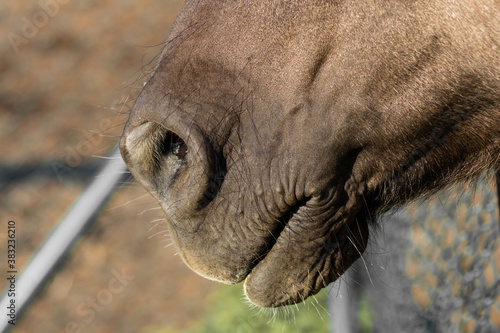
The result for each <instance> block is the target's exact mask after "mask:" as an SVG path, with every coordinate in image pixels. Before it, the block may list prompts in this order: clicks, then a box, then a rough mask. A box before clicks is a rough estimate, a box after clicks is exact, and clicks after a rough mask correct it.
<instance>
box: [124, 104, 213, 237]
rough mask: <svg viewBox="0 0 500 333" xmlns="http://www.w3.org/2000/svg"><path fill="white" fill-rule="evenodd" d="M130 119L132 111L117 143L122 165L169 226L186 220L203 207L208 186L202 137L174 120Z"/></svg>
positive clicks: (207, 161)
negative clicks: (154, 201)
mask: <svg viewBox="0 0 500 333" xmlns="http://www.w3.org/2000/svg"><path fill="white" fill-rule="evenodd" d="M133 116H134V110H132V117H131V120H129V122H128V123H127V125H126V126H125V129H124V132H123V135H122V137H121V140H120V150H121V153H122V156H123V159H124V160H125V163H126V164H127V165H128V167H129V169H130V171H131V173H132V174H133V176H134V178H135V179H136V180H137V181H139V182H140V183H141V184H142V185H143V186H144V187H145V188H146V189H147V190H148V191H149V192H150V193H151V194H152V195H153V196H154V197H155V198H156V199H158V200H159V201H160V204H161V206H162V207H163V209H164V210H165V213H167V215H170V217H171V218H172V219H171V220H172V222H175V221H179V220H186V219H187V220H189V218H188V217H189V216H192V215H193V214H195V213H196V212H197V211H198V210H200V209H201V207H202V206H203V205H204V204H205V205H206V201H207V196H206V193H207V188H209V184H210V174H211V172H210V163H209V156H208V149H207V147H206V143H205V140H204V137H203V135H202V134H201V132H200V131H199V130H198V129H197V128H196V126H195V125H194V124H193V123H191V124H189V125H183V123H182V121H176V120H175V117H167V118H166V119H161V120H158V119H153V118H154V117H148V118H149V119H146V120H145V119H144V118H142V117H136V118H135V119H134V118H133ZM184 227H188V226H186V225H185V226H184ZM195 227H196V226H192V228H193V229H194V228H195Z"/></svg>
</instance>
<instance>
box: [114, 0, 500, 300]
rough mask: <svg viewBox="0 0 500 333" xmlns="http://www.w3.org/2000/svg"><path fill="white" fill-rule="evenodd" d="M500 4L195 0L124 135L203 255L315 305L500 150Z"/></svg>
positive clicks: (185, 254)
mask: <svg viewBox="0 0 500 333" xmlns="http://www.w3.org/2000/svg"><path fill="white" fill-rule="evenodd" d="M498 11H499V9H498V3H496V2H495V1H493V0H485V1H476V0H470V1H467V2H466V3H464V2H455V1H445V0H443V1H437V0H436V1H430V0H429V1H396V0H393V1H376V0H375V1H320V0H318V1H311V0H307V1H293V0H289V1H187V2H186V4H185V5H184V7H183V9H182V11H181V13H180V14H179V16H178V18H177V20H176V22H175V25H174V27H173V30H172V31H171V34H170V37H169V39H168V42H167V43H166V46H165V49H164V51H163V52H162V54H161V58H160V61H159V63H158V65H157V67H156V70H155V72H154V75H153V76H152V77H151V78H150V79H149V81H148V82H147V84H146V85H145V86H144V88H143V90H142V92H141V93H140V95H139V97H138V99H137V100H136V102H135V105H134V107H133V109H132V111H131V114H130V118H129V120H128V122H127V124H126V127H125V129H124V132H123V136H122V139H121V151H122V155H123V157H124V159H125V161H126V163H127V165H128V166H129V168H130V171H131V172H132V173H133V175H134V177H135V178H136V179H137V180H138V181H139V182H140V183H141V184H142V185H143V186H144V187H145V188H146V189H147V190H148V191H149V192H150V193H151V194H152V195H153V196H154V197H155V198H156V199H157V200H158V201H159V203H160V205H161V206H162V208H163V210H164V211H165V215H166V219H167V222H168V225H169V228H170V231H171V234H172V238H173V240H174V243H175V245H176V246H177V248H178V251H179V253H180V254H181V255H182V258H183V259H184V261H185V262H186V264H187V265H189V267H191V268H192V269H193V270H194V271H196V272H197V273H199V274H201V275H202V276H205V277H207V278H209V279H213V280H217V281H220V282H224V283H237V282H240V281H244V282H245V283H244V289H245V293H246V295H247V297H248V298H249V299H250V301H252V302H253V303H255V304H257V305H259V306H264V307H276V306H281V305H286V304H293V303H296V302H300V301H302V300H303V299H305V298H306V297H308V296H310V295H313V294H315V293H317V292H318V291H319V290H320V289H321V288H323V287H325V286H326V285H328V284H329V283H330V282H332V281H334V280H336V279H337V278H338V277H339V276H340V275H341V274H342V273H343V272H344V271H345V270H346V269H347V268H348V267H349V266H350V265H351V264H352V263H353V262H354V261H355V260H357V259H358V258H359V257H360V256H361V255H362V253H363V251H364V249H365V247H366V246H367V242H368V234H369V233H368V225H369V223H370V221H373V220H374V218H375V216H376V215H377V214H379V213H380V212H382V211H384V210H386V209H387V208H389V207H393V206H396V205H399V204H402V203H404V202H406V201H408V200H410V199H412V198H415V197H416V196H418V195H422V194H425V193H429V192H432V191H434V190H436V189H439V188H441V187H443V186H444V185H446V184H449V183H451V182H454V181H460V180H464V179H469V178H471V177H475V176H476V175H477V174H479V173H480V172H482V171H483V170H486V169H488V168H491V167H492V166H495V165H498V162H499V156H500V151H499V135H498V132H499V128H500V119H499V118H500V115H499V110H498V105H499V94H498V91H499V90H498V88H499V77H500V75H499V74H500V70H499V56H498V41H499V35H498V26H499V15H498Z"/></svg>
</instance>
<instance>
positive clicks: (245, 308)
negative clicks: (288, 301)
mask: <svg viewBox="0 0 500 333" xmlns="http://www.w3.org/2000/svg"><path fill="white" fill-rule="evenodd" d="M207 304H208V309H207V311H206V313H205V315H204V316H203V317H202V318H200V319H199V320H197V321H196V322H194V323H193V324H192V325H191V326H190V327H188V328H187V329H182V330H180V329H178V328H174V327H162V328H159V329H155V330H148V331H147V332H148V333H180V332H182V333H226V332H227V333H253V332H256V333H290V332H297V333H298V332H300V333H309V332H310V333H322V332H325V333H327V332H329V329H330V328H329V326H330V324H329V322H330V315H329V314H328V312H327V310H326V307H327V305H326V304H327V295H326V292H325V291H322V292H320V293H319V294H318V295H316V296H315V298H313V297H310V298H309V299H308V300H307V301H306V302H304V303H301V304H297V305H296V306H288V307H284V308H279V309H274V310H273V309H260V308H256V307H255V306H252V305H250V303H249V302H248V301H247V300H246V299H245V297H244V296H243V292H242V286H241V285H235V286H221V287H218V288H217V289H216V290H215V291H214V292H213V293H212V294H211V295H210V296H209V299H208V302H207Z"/></svg>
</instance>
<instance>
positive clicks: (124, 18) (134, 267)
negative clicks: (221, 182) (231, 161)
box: [0, 0, 328, 333]
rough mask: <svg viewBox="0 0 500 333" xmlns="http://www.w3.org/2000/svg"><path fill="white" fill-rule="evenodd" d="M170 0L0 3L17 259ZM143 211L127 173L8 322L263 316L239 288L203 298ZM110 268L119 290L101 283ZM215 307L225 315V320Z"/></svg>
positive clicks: (134, 90)
mask: <svg viewBox="0 0 500 333" xmlns="http://www.w3.org/2000/svg"><path fill="white" fill-rule="evenodd" d="M182 3H183V1H181V0H154V1H150V0H143V1H135V0H134V1H131V0H120V1H118V0H100V1H92V0H89V1H84V2H77V1H67V0H64V1H63V0H39V1H38V0H36V1H34V0H26V1H20V2H14V1H2V2H0V22H1V24H0V37H1V38H0V156H1V157H0V224H1V227H0V244H6V243H7V222H8V221H9V220H14V221H16V226H17V242H18V243H17V244H18V246H17V258H16V264H17V266H18V267H22V266H24V265H25V264H26V263H27V262H28V260H29V259H30V257H31V255H32V254H33V252H34V251H35V249H36V248H37V247H38V246H39V245H40V244H41V243H42V242H43V240H44V239H45V238H46V237H47V235H48V233H49V232H50V230H51V229H52V228H53V227H54V226H55V225H56V223H57V222H58V221H59V219H60V218H61V217H62V216H63V215H64V214H65V212H67V210H68V209H69V208H70V207H71V205H72V203H73V202H74V201H75V199H76V198H77V197H78V196H79V194H80V192H81V191H82V189H83V188H84V186H85V184H87V183H88V182H89V181H91V180H92V178H93V176H94V174H95V172H97V171H98V166H99V164H100V163H102V162H103V161H104V160H103V159H102V158H100V157H102V156H106V155H107V154H108V153H109V152H110V151H111V149H112V148H113V147H114V146H115V145H116V143H117V141H118V138H119V136H120V134H121V131H122V128H123V125H124V122H125V121H126V119H127V114H128V111H129V110H130V107H131V106H132V103H133V101H134V98H135V97H136V96H137V94H138V92H139V90H140V88H141V87H142V84H143V82H144V80H145V79H146V78H147V77H148V75H150V73H151V69H152V68H153V67H154V64H155V60H156V57H157V55H158V54H159V52H160V51H161V48H162V46H163V42H164V41H165V40H166V38H167V35H168V32H169V29H170V27H171V25H172V23H173V21H174V19H175V17H176V15H177V13H178V11H179V9H180V7H181V6H182ZM157 208H158V205H157V204H156V202H155V201H154V200H153V199H152V198H151V197H150V196H149V194H147V193H146V192H145V191H144V190H143V189H142V188H141V187H140V186H138V185H137V184H136V183H134V182H133V181H132V182H130V183H126V184H123V185H122V186H121V189H120V190H119V191H117V192H116V194H115V195H114V196H113V198H112V200H111V201H110V202H109V204H108V205H107V206H106V208H105V209H104V210H103V211H102V213H101V214H100V216H99V218H98V220H97V222H96V223H95V224H94V226H93V227H92V228H91V230H90V231H89V232H88V233H87V234H86V235H85V236H84V237H83V238H82V239H81V240H80V241H79V242H78V243H77V245H76V247H75V248H74V249H73V251H72V254H71V256H70V257H69V259H68V260H66V262H65V264H64V266H63V267H62V269H61V270H60V271H59V272H58V273H57V274H56V275H55V276H54V277H53V278H52V279H51V280H50V281H49V283H48V284H47V285H46V287H45V288H44V290H43V292H42V293H41V294H40V295H39V296H38V297H37V299H36V300H35V301H34V302H33V304H32V306H31V307H30V308H29V309H28V310H27V312H26V313H25V315H24V317H23V318H22V320H20V321H19V322H18V324H17V325H16V326H15V328H14V329H13V330H12V332H16V333H18V332H19V333H22V332H26V333H31V332H188V331H193V332H194V331H196V332H199V331H201V329H200V328H199V327H201V326H203V327H204V329H210V325H212V326H213V325H215V324H210V323H209V322H208V321H207V320H216V321H217V320H219V321H220V322H219V323H218V324H217V325H215V326H213V327H217V326H218V327H219V328H220V329H221V330H215V331H220V332H225V331H228V332H236V331H241V332H252V331H254V330H255V329H258V327H259V325H261V321H263V322H264V324H265V323H266V322H267V321H268V320H269V318H270V317H269V316H268V315H266V314H259V311H258V310H252V309H250V307H249V306H248V305H247V304H246V303H245V301H243V294H242V289H241V286H235V287H234V288H231V287H229V288H228V289H225V288H224V289H220V290H222V291H221V292H222V294H223V295H226V294H227V295H226V296H227V298H225V299H224V297H226V296H224V297H222V298H221V296H220V295H219V294H215V295H216V296H213V295H214V293H217V292H218V291H214V290H216V289H217V288H219V286H218V285H217V284H216V283H213V282H210V281H207V280H205V279H203V278H201V277H198V276H197V275H196V274H194V273H193V272H191V271H190V270H189V269H188V268H187V267H186V266H185V265H184V264H183V263H182V260H181V259H180V258H179V257H178V256H176V255H175V249H174V248H173V247H168V245H169V244H170V241H169V239H168V236H167V235H166V233H165V226H164V224H161V223H158V222H159V220H158V219H161V217H162V214H161V212H160V210H159V209H157ZM1 248H2V249H3V248H4V247H3V245H2V247H1ZM6 254H7V253H6V250H5V251H4V250H1V251H0V262H1V263H2V264H1V265H0V267H2V271H5V269H4V268H5V265H4V263H6V260H7V258H6ZM3 274H6V273H5V272H3V273H2V276H4V275H3ZM117 276H120V277H121V278H122V280H121V282H122V287H123V288H119V289H120V292H118V293H112V294H111V293H109V289H110V286H109V283H110V281H112V280H113V279H116V277H117ZM113 281H114V280H113ZM6 284H7V280H6V279H5V278H2V279H1V280H0V289H1V290H2V291H3V290H4V288H5V286H6ZM217 290H219V289H217ZM109 295H112V297H111V298H110V297H109ZM217 295H219V296H217ZM229 298H231V299H234V303H235V304H236V308H235V307H234V306H231V305H230V302H229V301H228V299H229ZM221 299H222V302H223V303H226V307H225V309H226V310H224V311H223V310H221V308H220V305H217V304H219V303H220V302H219V303H217V302H218V301H220V300H221ZM218 306H219V307H218ZM236 309H238V311H240V310H241V311H242V312H241V313H237V312H235V311H236ZM214 311H215V313H214ZM228 311H229V312H228ZM313 311H314V314H315V316H314V317H313V318H314V319H313V321H314V322H315V324H313V327H316V328H317V327H318V324H317V322H318V318H319V317H318V314H317V310H316V309H315V308H313ZM303 312H304V311H303ZM224 315H225V316H226V317H230V318H231V320H233V321H232V322H231V324H230V325H231V326H229V328H227V327H226V329H227V330H225V329H224V326H223V323H224V322H226V325H227V324H229V323H228V321H227V320H226V319H227V318H226V319H224V318H222V319H221V318H220V317H221V316H222V317H224ZM1 318H2V320H4V315H3V311H2V316H1ZM207 318H208V319H207ZM255 318H257V319H255ZM203 320H205V322H204V323H203V324H200V322H201V321H203ZM278 321H279V319H278ZM292 321H293V320H292ZM295 321H297V319H296V320H295ZM325 321H326V322H325ZM325 321H323V324H319V325H320V326H321V325H323V326H324V327H326V326H325V325H327V321H328V319H325ZM319 322H322V321H321V320H319ZM200 325H201V326H200ZM221 325H222V326H221ZM285 325H286V324H285ZM294 325H295V324H293V325H292V326H294ZM314 325H316V326H314ZM272 326H273V325H272ZM196 327H198V328H196ZM213 327H212V329H214V328H213ZM295 327H296V326H295ZM274 329H279V331H281V330H282V329H283V327H281V326H279V324H275V325H274ZM215 331H214V332H215ZM261 331H262V330H261ZM320 331H321V330H320Z"/></svg>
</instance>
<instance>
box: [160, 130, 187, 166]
mask: <svg viewBox="0 0 500 333" xmlns="http://www.w3.org/2000/svg"><path fill="white" fill-rule="evenodd" d="M161 152H162V154H163V155H165V156H168V155H174V156H176V157H177V158H178V159H181V160H183V159H185V158H186V155H187V153H188V146H187V145H186V143H185V142H184V140H182V139H181V138H180V137H179V136H178V135H177V134H175V133H173V132H170V131H167V132H166V133H165V138H164V139H163V142H162V144H161Z"/></svg>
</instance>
